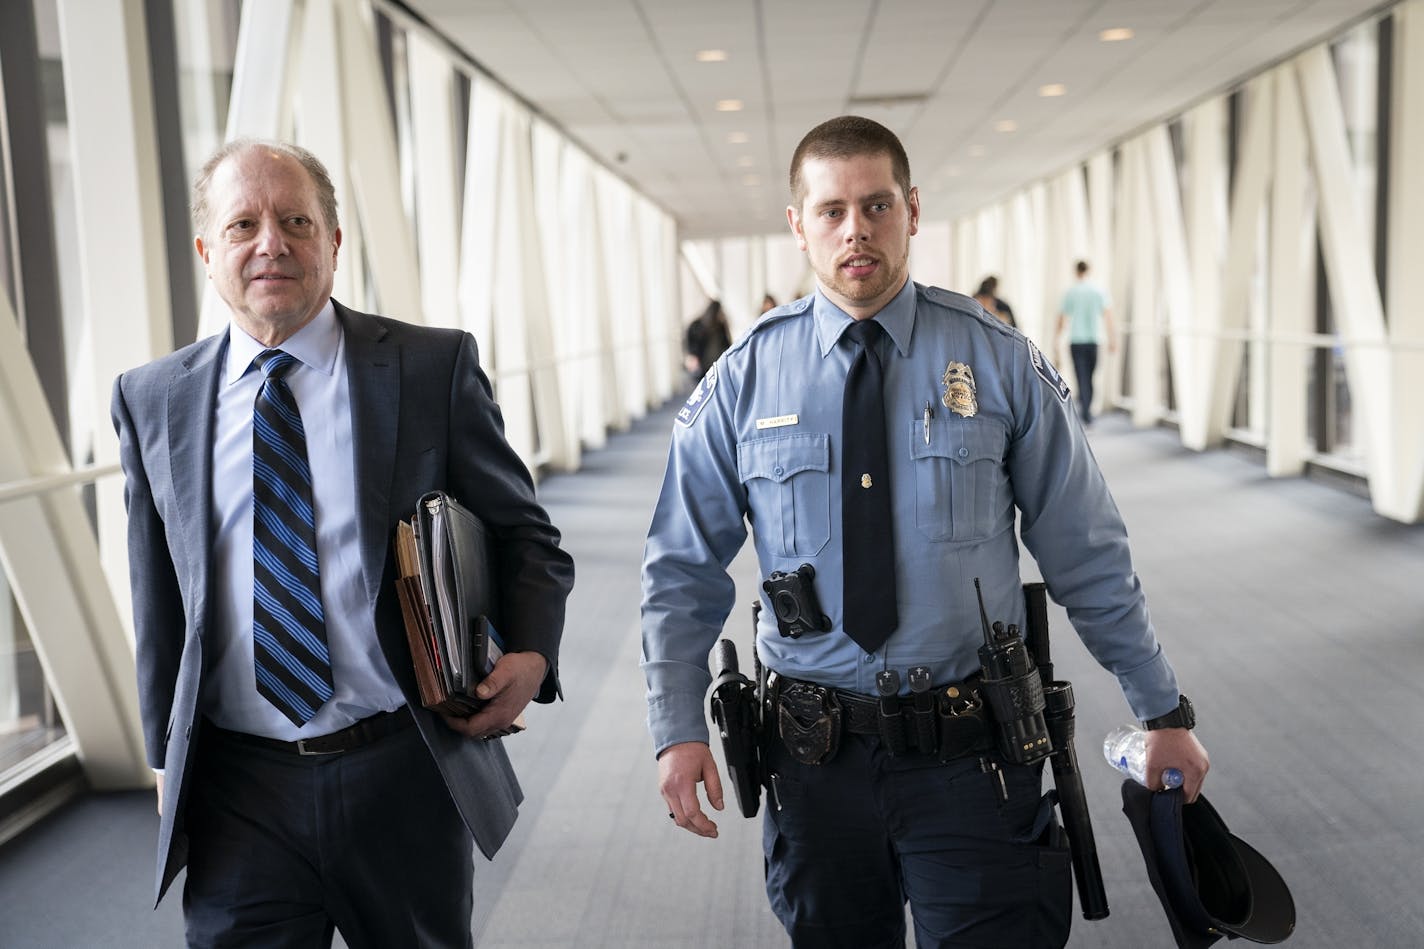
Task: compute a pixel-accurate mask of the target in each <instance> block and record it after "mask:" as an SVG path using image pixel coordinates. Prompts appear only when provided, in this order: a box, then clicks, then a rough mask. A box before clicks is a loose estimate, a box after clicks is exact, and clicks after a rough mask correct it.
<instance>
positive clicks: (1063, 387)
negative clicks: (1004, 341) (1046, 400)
mask: <svg viewBox="0 0 1424 949" xmlns="http://www.w3.org/2000/svg"><path fill="white" fill-rule="evenodd" d="M1024 342H1026V343H1028V358H1029V361H1030V362H1032V363H1033V371H1034V372H1036V373H1038V377H1039V378H1040V379H1042V380H1043V381H1044V382H1046V383H1048V384H1049V386H1050V387H1052V389H1053V391H1055V392H1057V393H1058V398H1059V400H1060V401H1063V402H1067V401H1068V395H1069V393H1070V392H1071V391H1072V390H1070V389H1069V388H1068V383H1067V382H1066V381H1064V379H1063V377H1062V376H1060V375H1059V374H1058V370H1057V369H1054V368H1053V364H1052V363H1050V362H1049V361H1048V360H1047V359H1044V358H1043V353H1041V352H1039V351H1038V347H1037V346H1035V345H1034V344H1033V340H1031V339H1025V340H1024Z"/></svg>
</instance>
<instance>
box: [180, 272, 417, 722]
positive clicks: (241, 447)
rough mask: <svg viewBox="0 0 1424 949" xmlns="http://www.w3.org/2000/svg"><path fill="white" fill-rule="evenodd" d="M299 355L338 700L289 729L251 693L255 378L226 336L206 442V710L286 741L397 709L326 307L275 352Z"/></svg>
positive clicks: (341, 366) (292, 381) (249, 355)
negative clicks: (209, 528) (371, 589)
mask: <svg viewBox="0 0 1424 949" xmlns="http://www.w3.org/2000/svg"><path fill="white" fill-rule="evenodd" d="M279 348H280V349H281V350H283V351H284V352H287V353H290V354H291V355H292V356H294V357H295V358H296V359H297V365H295V366H293V367H292V368H291V370H290V371H289V372H288V373H287V375H286V380H287V385H288V387H290V389H291V390H292V396H293V398H295V399H296V400H297V406H298V407H299V409H300V410H301V413H302V426H303V428H305V429H306V436H307V460H308V463H309V464H310V465H311V475H312V489H313V494H314V497H313V502H314V503H313V506H314V508H315V510H316V548H317V563H318V566H319V570H320V573H321V601H322V606H323V607H324V609H325V612H326V638H327V644H328V647H329V650H330V654H331V672H332V682H333V684H334V686H335V694H334V695H333V696H332V697H331V698H330V699H329V700H328V701H327V702H326V704H324V705H323V706H322V707H321V708H319V709H317V713H316V715H315V716H314V717H313V718H312V719H311V720H310V721H309V722H307V723H306V724H305V725H303V726H301V727H300V728H298V727H297V726H295V725H293V724H292V723H291V721H290V720H288V719H287V717H286V716H285V715H283V714H282V713H281V712H280V711H278V710H277V708H276V706H274V705H272V704H271V703H270V702H268V701H267V699H266V698H264V697H263V696H262V695H261V694H259V693H258V691H257V685H256V678H255V673H254V669H253V658H252V413H253V405H254V403H255V402H256V399H257V390H258V388H259V387H260V385H261V383H262V372H261V370H260V369H258V368H256V367H255V366H254V365H253V364H252V361H253V359H254V358H256V356H257V355H258V354H259V353H261V352H263V351H264V350H265V349H266V347H264V346H263V345H262V344H261V343H259V342H258V341H257V340H255V339H253V338H252V337H251V336H249V335H248V334H247V333H245V332H243V331H242V330H241V329H239V328H238V327H237V325H236V324H235V323H232V324H230V325H229V328H228V348H227V363H226V365H225V366H224V367H223V371H222V381H221V383H220V384H219V387H218V398H217V418H216V424H215V429H214V441H213V519H214V524H213V526H214V538H215V540H214V543H215V548H216V549H215V551H214V554H215V558H214V576H215V577H216V579H217V584H216V589H215V590H214V593H215V595H216V597H217V599H216V602H215V603H214V604H213V610H212V619H213V628H212V635H211V636H210V637H209V639H208V642H207V643H206V650H207V657H206V660H207V661H206V665H207V668H208V673H207V681H206V683H205V686H204V690H205V691H204V697H203V712H204V714H205V715H206V716H207V717H208V719H209V720H211V721H212V722H213V723H214V724H216V725H218V726H219V727H221V728H226V729H229V730H231V731H239V732H247V733H248V734H252V735H263V736H266V737H268V738H278V739H282V740H286V741H291V740H294V739H297V738H311V737H315V736H317V735H326V734H329V733H331V732H334V731H339V730H340V729H342V728H345V727H346V726H347V725H350V724H352V723H353V722H356V721H358V720H360V719H362V718H365V717H367V716H368V715H373V714H375V713H377V712H381V711H391V710H393V709H396V708H399V707H400V706H402V705H404V704H405V698H404V696H402V695H401V691H400V688H399V687H398V686H397V685H396V681H395V678H394V677H393V676H392V675H391V671H390V668H389V666H387V664H386V659H385V656H383V655H382V654H381V647H380V643H379V642H378V641H377V638H376V626H375V619H374V615H373V610H372V605H371V602H370V600H369V599H367V597H366V586H365V583H364V582H363V580H362V573H361V556H360V544H359V541H358V538H357V530H356V511H357V505H356V463H355V456H354V454H353V445H352V438H351V399H350V393H349V388H348V380H347V375H346V344H345V340H344V338H343V334H342V331H341V325H340V324H339V323H338V322H337V321H336V311H335V310H334V309H333V307H332V305H331V301H330V300H328V301H327V303H326V305H325V306H324V307H322V309H321V312H320V313H318V314H317V316H316V318H315V319H313V320H312V321H311V322H310V323H308V324H307V325H306V326H304V327H302V328H301V329H300V330H299V331H298V332H297V333H296V334H294V335H293V336H292V337H291V338H290V339H288V340H286V341H285V342H284V343H283V344H282V345H281V346H280V347H279Z"/></svg>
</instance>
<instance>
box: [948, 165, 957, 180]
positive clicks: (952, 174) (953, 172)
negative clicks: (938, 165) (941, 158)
mask: <svg viewBox="0 0 1424 949" xmlns="http://www.w3.org/2000/svg"><path fill="white" fill-rule="evenodd" d="M959 174H960V169H959V166H958V165H946V166H945V169H944V176H945V177H946V178H958V177H959Z"/></svg>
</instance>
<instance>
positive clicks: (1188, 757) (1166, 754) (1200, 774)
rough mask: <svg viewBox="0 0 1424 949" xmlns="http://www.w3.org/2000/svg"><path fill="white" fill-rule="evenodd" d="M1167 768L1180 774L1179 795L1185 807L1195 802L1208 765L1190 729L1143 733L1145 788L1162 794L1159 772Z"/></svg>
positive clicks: (1204, 751)
mask: <svg viewBox="0 0 1424 949" xmlns="http://www.w3.org/2000/svg"><path fill="white" fill-rule="evenodd" d="M1167 768H1176V769H1177V770H1178V771H1180V772H1182V792H1183V793H1184V794H1185V795H1186V799H1187V803H1188V804H1190V803H1192V802H1193V801H1195V800H1196V799H1197V795H1198V794H1200V793H1201V789H1202V782H1203V781H1205V780H1206V773H1207V771H1208V770H1210V768H1211V761H1210V760H1208V758H1207V754H1206V749H1205V748H1203V747H1202V743H1201V742H1200V741H1198V740H1197V736H1196V735H1195V734H1193V733H1192V732H1191V730H1190V729H1186V728H1158V729H1156V730H1154V731H1150V732H1148V733H1147V786H1148V787H1149V788H1151V789H1152V790H1154V791H1160V790H1163V786H1162V772H1163V771H1165V770H1166V769H1167Z"/></svg>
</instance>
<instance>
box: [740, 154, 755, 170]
mask: <svg viewBox="0 0 1424 949" xmlns="http://www.w3.org/2000/svg"><path fill="white" fill-rule="evenodd" d="M755 164H756V159H755V158H753V157H752V156H750V155H743V156H742V157H741V158H738V159H737V166H738V167H739V168H750V167H752V166H753V165H755Z"/></svg>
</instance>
